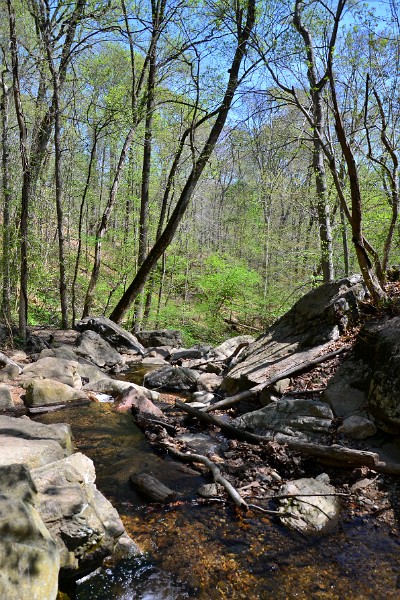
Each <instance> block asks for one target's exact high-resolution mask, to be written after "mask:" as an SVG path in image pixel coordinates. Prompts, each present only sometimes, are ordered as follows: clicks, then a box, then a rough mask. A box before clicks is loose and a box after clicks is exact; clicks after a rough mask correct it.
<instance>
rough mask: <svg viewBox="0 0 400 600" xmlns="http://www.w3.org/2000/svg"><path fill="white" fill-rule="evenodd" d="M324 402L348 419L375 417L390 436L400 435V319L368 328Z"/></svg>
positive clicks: (387, 320)
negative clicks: (355, 416)
mask: <svg viewBox="0 0 400 600" xmlns="http://www.w3.org/2000/svg"><path fill="white" fill-rule="evenodd" d="M324 399H325V400H328V401H329V403H330V404H331V406H332V407H333V408H334V410H335V412H336V413H337V414H339V415H343V416H345V417H347V416H350V415H352V414H357V415H360V416H364V417H367V418H370V417H371V416H372V417H373V419H374V421H375V424H376V425H377V426H378V427H379V428H380V429H383V430H384V431H386V432H387V433H394V434H397V433H400V317H392V318H385V319H382V320H380V321H375V322H373V323H371V322H370V323H367V324H366V325H364V326H363V327H362V328H361V330H360V332H359V334H358V336H357V340H356V343H355V345H354V347H353V350H352V352H351V353H350V355H349V356H348V357H346V359H345V360H344V361H343V363H342V365H341V367H340V368H339V370H338V372H337V374H336V376H335V377H334V378H333V379H332V381H331V383H330V384H329V385H328V387H327V390H326V393H325V394H324Z"/></svg>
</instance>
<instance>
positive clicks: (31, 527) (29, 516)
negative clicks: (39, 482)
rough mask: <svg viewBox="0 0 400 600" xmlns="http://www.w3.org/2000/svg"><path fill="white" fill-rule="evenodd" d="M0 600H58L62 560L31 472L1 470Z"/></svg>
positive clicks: (12, 467) (11, 468) (15, 466)
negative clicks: (39, 504) (40, 507)
mask: <svg viewBox="0 0 400 600" xmlns="http://www.w3.org/2000/svg"><path fill="white" fill-rule="evenodd" d="M0 489H1V494H0V514H1V520H0V561H1V571H0V597H1V598H4V600H55V599H56V597H57V590H58V573H59V566H60V557H59V553H58V550H57V547H56V544H55V542H54V541H53V539H52V538H51V536H50V533H49V532H48V530H47V529H46V527H45V525H44V523H43V521H42V519H41V518H40V515H39V513H38V511H37V510H36V508H35V502H36V489H35V485H34V483H33V481H32V478H31V476H30V473H29V471H28V469H27V468H26V467H25V466H23V465H18V464H12V465H9V466H2V467H0Z"/></svg>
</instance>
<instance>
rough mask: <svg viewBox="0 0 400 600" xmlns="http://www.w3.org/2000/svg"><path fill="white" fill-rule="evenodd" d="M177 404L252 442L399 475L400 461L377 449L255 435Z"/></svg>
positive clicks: (206, 420) (182, 404)
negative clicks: (387, 458) (382, 455)
mask: <svg viewBox="0 0 400 600" xmlns="http://www.w3.org/2000/svg"><path fill="white" fill-rule="evenodd" d="M176 406H177V407H178V408H180V409H181V410H183V411H185V412H187V413H188V414H190V415H191V416H192V417H195V418H196V419H198V420H199V421H202V422H203V423H208V424H211V425H215V426H216V427H219V428H220V429H222V430H223V431H225V432H226V433H228V434H229V435H231V436H232V437H234V438H236V439H239V440H243V441H246V442H249V443H251V444H261V443H265V442H271V441H273V442H277V443H278V444H281V445H285V446H286V447H287V448H289V450H293V451H295V452H299V453H301V454H303V455H305V456H307V457H312V458H315V459H316V460H318V461H319V462H321V463H324V464H328V465H332V466H342V467H345V466H348V467H361V466H366V467H370V468H371V469H373V470H374V471H378V472H380V473H387V474H391V475H400V464H398V463H385V462H383V461H381V460H380V459H379V455H378V454H376V453H375V452H367V451H364V450H355V449H353V448H346V447H344V446H339V445H338V444H333V445H332V446H324V445H319V444H313V443H311V442H304V441H302V440H295V439H293V438H292V437H290V436H288V435H284V434H280V433H278V434H274V433H273V432H271V433H269V434H266V435H256V434H255V433H250V432H248V431H246V430H245V429H241V428H240V427H235V426H234V425H230V424H228V423H225V422H224V421H222V419H218V418H217V417H214V416H212V415H209V414H206V413H205V412H204V411H200V410H197V409H195V408H192V407H191V406H188V405H187V404H184V403H183V402H181V401H179V400H177V401H176Z"/></svg>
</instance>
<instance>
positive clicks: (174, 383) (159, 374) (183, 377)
mask: <svg viewBox="0 0 400 600" xmlns="http://www.w3.org/2000/svg"><path fill="white" fill-rule="evenodd" d="M198 378H199V373H198V372H197V371H194V370H192V369H187V368H186V367H171V366H166V367H162V368H161V369H157V370H155V371H151V372H149V373H146V375H145V376H144V384H145V386H146V387H150V388H160V389H165V390H177V391H189V392H192V391H194V390H195V389H196V386H197V380H198Z"/></svg>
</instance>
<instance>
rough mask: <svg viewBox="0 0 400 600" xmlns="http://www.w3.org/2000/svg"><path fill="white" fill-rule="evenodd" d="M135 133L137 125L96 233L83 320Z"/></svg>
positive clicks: (131, 133)
mask: <svg viewBox="0 0 400 600" xmlns="http://www.w3.org/2000/svg"><path fill="white" fill-rule="evenodd" d="M135 131H136V124H135V125H134V126H133V127H131V129H130V130H129V132H128V135H127V136H126V138H125V141H124V145H123V147H122V150H121V154H120V157H119V161H118V166H117V169H116V171H115V175H114V180H113V183H112V186H111V190H110V194H109V197H108V202H107V204H106V207H105V209H104V212H103V216H102V219H101V222H100V225H99V227H98V229H97V232H96V244H95V248H94V261H93V268H92V274H91V276H90V281H89V285H88V289H87V292H86V298H85V304H84V307H83V313H82V318H85V317H88V316H89V315H90V311H91V309H92V305H93V295H94V290H95V287H96V284H97V281H98V278H99V274H100V265H101V250H102V242H103V238H104V236H105V234H106V233H107V230H108V224H109V221H110V216H111V213H112V209H113V207H114V204H115V200H116V197H117V192H118V186H119V183H120V181H121V177H122V173H123V166H124V164H125V159H126V155H127V154H128V152H129V149H130V147H131V144H132V140H133V136H134V135H135Z"/></svg>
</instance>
